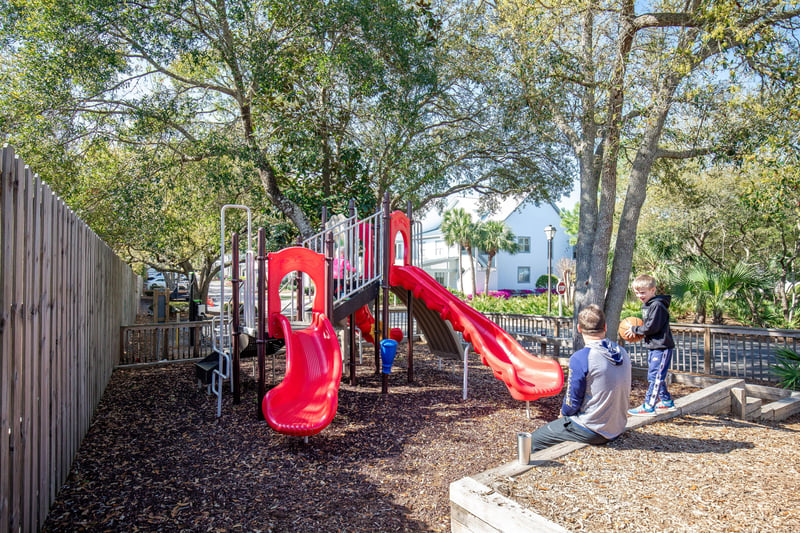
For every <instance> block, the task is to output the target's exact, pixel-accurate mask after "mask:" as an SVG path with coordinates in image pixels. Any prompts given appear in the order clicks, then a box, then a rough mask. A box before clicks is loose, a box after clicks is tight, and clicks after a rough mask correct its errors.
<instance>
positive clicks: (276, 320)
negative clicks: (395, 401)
mask: <svg viewBox="0 0 800 533" xmlns="http://www.w3.org/2000/svg"><path fill="white" fill-rule="evenodd" d="M295 271H301V272H305V273H306V274H308V275H309V277H310V278H311V280H312V281H313V282H314V285H315V286H316V289H317V290H316V291H315V294H314V301H313V303H312V312H313V313H312V320H311V325H310V326H309V327H307V328H305V329H302V330H297V331H293V330H292V324H291V322H290V321H289V319H288V318H287V317H285V316H284V315H282V314H280V310H281V299H280V293H279V287H280V282H281V280H282V279H283V278H284V277H285V276H286V274H288V273H290V272H295ZM327 279H328V278H327V276H326V275H325V257H324V256H323V255H321V254H318V253H316V252H313V251H311V250H309V249H307V248H300V247H292V248H286V249H284V250H281V251H280V252H276V253H272V254H269V277H268V279H267V316H268V318H269V320H268V321H267V322H268V323H267V326H268V328H269V334H270V335H271V336H272V337H278V338H283V339H285V341H286V374H285V376H284V378H283V381H281V383H280V384H279V385H278V386H277V387H275V388H273V389H272V390H270V391H269V392H268V393H267V394H266V395H265V396H264V400H263V401H262V403H261V410H262V411H263V412H264V418H266V420H267V422H268V423H269V425H270V426H271V427H272V429H274V430H275V431H277V432H279V433H285V434H287V435H297V436H301V437H306V436H309V435H316V434H317V433H319V432H320V431H322V430H323V429H325V428H326V427H327V426H328V424H330V423H331V420H333V417H334V416H335V415H336V409H337V408H338V406H339V382H340V380H341V378H342V353H341V350H340V349H339V341H338V339H337V338H336V333H335V331H334V329H333V325H332V324H331V323H330V321H329V320H328V317H327V316H325V314H324V312H323V311H324V309H325V300H326V298H325V295H326V294H328V291H329V287H328V282H327Z"/></svg>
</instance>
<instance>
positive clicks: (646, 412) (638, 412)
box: [628, 404, 657, 416]
mask: <svg viewBox="0 0 800 533" xmlns="http://www.w3.org/2000/svg"><path fill="white" fill-rule="evenodd" d="M628 414H629V415H633V416H656V414H657V413H656V410H655V409H652V408H650V407H647V406H646V405H645V404H642V405H640V406H639V407H636V408H635V409H628Z"/></svg>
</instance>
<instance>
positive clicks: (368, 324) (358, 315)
mask: <svg viewBox="0 0 800 533" xmlns="http://www.w3.org/2000/svg"><path fill="white" fill-rule="evenodd" d="M354 316H355V319H356V326H358V329H359V330H360V331H361V338H363V339H364V340H365V341H367V342H369V343H370V344H374V343H375V337H374V336H373V333H374V332H375V317H373V316H372V313H370V312H369V307H367V306H366V305H365V306H364V307H359V308H358V310H357V311H356V312H355V314H354Z"/></svg>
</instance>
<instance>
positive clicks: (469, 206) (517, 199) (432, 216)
mask: <svg viewBox="0 0 800 533" xmlns="http://www.w3.org/2000/svg"><path fill="white" fill-rule="evenodd" d="M525 198H526V197H525V196H510V197H509V198H508V199H506V200H504V201H503V202H501V203H500V205H498V206H497V209H496V210H495V211H493V212H491V213H486V212H484V211H482V210H481V206H480V201H481V199H480V198H479V197H477V196H458V197H451V198H450V199H448V201H447V204H446V205H445V207H444V208H443V209H442V210H441V211H439V210H436V209H432V210H431V211H429V212H428V213H427V214H426V215H425V217H424V218H423V219H422V234H423V235H425V234H435V233H437V232H438V230H439V228H440V227H441V225H442V220H443V219H444V213H445V212H447V211H450V210H451V209H455V208H461V209H464V210H465V211H466V212H467V213H469V214H470V215H472V219H473V220H474V221H476V222H477V221H481V222H486V221H488V220H496V221H500V222H503V221H505V220H506V219H507V218H508V217H510V216H511V214H512V213H514V211H516V210H517V208H519V206H520V205H521V204H522V202H524V201H525ZM552 207H553V209H554V210H555V211H556V212H557V213H558V212H559V210H558V208H557V207H556V206H554V205H553V206H552Z"/></svg>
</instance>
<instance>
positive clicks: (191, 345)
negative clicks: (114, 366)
mask: <svg viewBox="0 0 800 533" xmlns="http://www.w3.org/2000/svg"><path fill="white" fill-rule="evenodd" d="M211 335H212V330H211V321H210V320H202V321H197V322H162V323H158V324H138V325H135V326H123V327H122V328H121V329H120V356H119V364H120V365H138V364H146V363H161V362H165V361H186V360H190V359H198V358H200V357H205V356H207V355H209V354H210V353H211V352H212V344H213V341H212V339H211Z"/></svg>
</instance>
